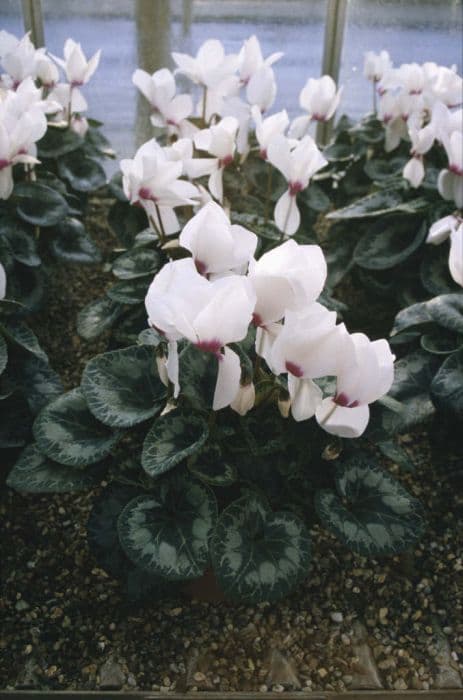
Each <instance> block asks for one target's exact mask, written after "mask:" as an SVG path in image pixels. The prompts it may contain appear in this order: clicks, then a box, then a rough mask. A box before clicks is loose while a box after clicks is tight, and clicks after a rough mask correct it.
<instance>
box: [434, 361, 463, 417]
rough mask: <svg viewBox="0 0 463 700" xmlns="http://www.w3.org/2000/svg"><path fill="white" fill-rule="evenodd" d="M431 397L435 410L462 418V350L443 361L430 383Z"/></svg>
mask: <svg viewBox="0 0 463 700" xmlns="http://www.w3.org/2000/svg"><path fill="white" fill-rule="evenodd" d="M431 396H432V400H433V401H434V403H435V404H436V406H437V408H440V409H444V410H445V411H450V412H451V413H453V414H455V415H456V416H458V417H459V418H460V419H461V418H463V350H459V351H458V352H455V353H454V354H453V355H450V357H447V359H446V360H444V362H443V363H442V365H441V367H440V369H439V371H438V372H437V374H436V376H435V377H434V379H433V381H432V384H431Z"/></svg>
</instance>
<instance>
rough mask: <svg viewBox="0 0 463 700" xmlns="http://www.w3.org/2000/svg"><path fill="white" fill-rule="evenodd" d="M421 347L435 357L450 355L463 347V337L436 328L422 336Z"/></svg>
mask: <svg viewBox="0 0 463 700" xmlns="http://www.w3.org/2000/svg"><path fill="white" fill-rule="evenodd" d="M420 342H421V347H422V348H423V350H426V352H431V353H433V354H434V355H450V354H451V353H452V352H456V351H457V350H459V349H460V348H461V347H463V336H462V335H457V334H456V333H453V332H452V331H448V330H447V329H445V328H441V327H440V326H434V328H431V329H430V330H429V331H428V332H427V333H425V334H424V335H422V336H421V341H420Z"/></svg>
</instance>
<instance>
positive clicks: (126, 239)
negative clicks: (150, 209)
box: [108, 202, 148, 246]
mask: <svg viewBox="0 0 463 700" xmlns="http://www.w3.org/2000/svg"><path fill="white" fill-rule="evenodd" d="M108 223H109V225H110V226H111V228H112V230H113V231H114V233H115V234H116V236H117V238H118V239H119V240H120V242H121V243H122V245H124V246H130V245H132V243H133V240H134V238H135V236H136V234H137V233H138V232H139V231H143V229H145V228H146V227H147V226H148V219H147V216H146V214H145V211H144V209H142V208H140V207H133V206H132V205H131V204H129V203H128V202H114V204H113V205H112V207H111V209H110V210H109V213H108Z"/></svg>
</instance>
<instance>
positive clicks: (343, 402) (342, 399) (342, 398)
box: [334, 393, 359, 408]
mask: <svg viewBox="0 0 463 700" xmlns="http://www.w3.org/2000/svg"><path fill="white" fill-rule="evenodd" d="M334 403H336V404H337V405H338V406H343V407H344V408H355V407H356V406H358V405H359V402H358V401H357V400H355V401H351V400H350V399H349V397H348V396H347V395H346V394H343V393H341V394H338V395H337V396H336V397H335V399H334Z"/></svg>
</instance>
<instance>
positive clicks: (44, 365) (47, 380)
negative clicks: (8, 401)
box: [17, 355, 63, 415]
mask: <svg viewBox="0 0 463 700" xmlns="http://www.w3.org/2000/svg"><path fill="white" fill-rule="evenodd" d="M17 381H18V385H19V387H20V388H21V390H22V392H23V394H24V396H25V398H26V401H27V403H28V405H29V408H30V410H31V413H33V414H34V415H36V414H37V413H38V412H39V411H40V409H42V408H43V407H44V406H45V405H46V404H47V403H49V401H52V400H53V399H56V398H57V397H58V396H59V395H60V394H62V392H63V385H62V384H61V380H60V378H59V376H58V375H57V373H56V372H55V371H54V370H53V369H52V368H51V367H50V365H49V364H48V362H45V360H43V359H42V358H41V357H37V355H28V357H26V359H25V360H24V362H22V363H21V364H20V366H19V367H18V368H17Z"/></svg>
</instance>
